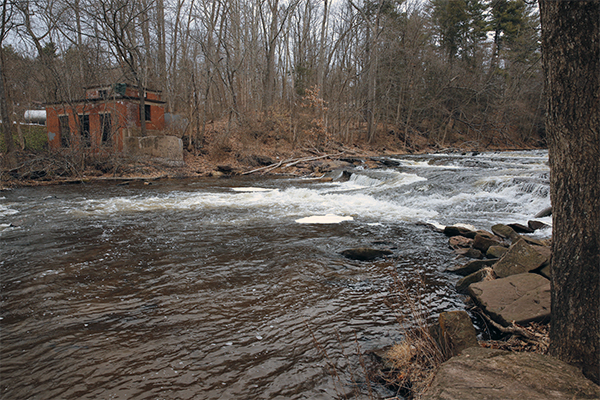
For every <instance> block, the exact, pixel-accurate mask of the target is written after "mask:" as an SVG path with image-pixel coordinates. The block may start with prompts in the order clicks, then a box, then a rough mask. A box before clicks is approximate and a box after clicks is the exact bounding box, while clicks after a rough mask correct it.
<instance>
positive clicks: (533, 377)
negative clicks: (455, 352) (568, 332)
mask: <svg viewBox="0 0 600 400" xmlns="http://www.w3.org/2000/svg"><path fill="white" fill-rule="evenodd" d="M421 398H422V399H423V400H509V399H510V400H559V399H564V400H573V399H581V400H583V399H599V398H600V387H599V386H597V385H596V384H594V383H593V382H592V381H589V380H587V379H586V378H585V377H584V376H583V374H582V373H581V371H579V370H578V369H577V368H575V367H573V366H570V365H568V364H566V363H564V362H562V361H560V360H557V359H555V358H553V357H550V356H546V355H542V354H536V353H515V352H508V351H503V350H494V349H486V348H481V347H471V348H468V349H465V350H463V352H462V354H461V355H460V356H457V357H452V358H451V359H450V360H448V361H446V362H445V363H443V364H442V366H441V367H440V369H439V370H438V372H437V374H436V376H435V378H434V380H433V383H432V385H431V386H430V387H429V389H428V390H427V391H426V392H425V393H424V395H423V396H422V397H421Z"/></svg>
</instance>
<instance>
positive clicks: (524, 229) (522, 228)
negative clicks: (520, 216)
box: [507, 224, 533, 233]
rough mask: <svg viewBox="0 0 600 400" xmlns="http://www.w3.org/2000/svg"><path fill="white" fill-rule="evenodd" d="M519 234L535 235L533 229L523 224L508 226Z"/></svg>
mask: <svg viewBox="0 0 600 400" xmlns="http://www.w3.org/2000/svg"><path fill="white" fill-rule="evenodd" d="M507 226H510V227H511V228H513V231H515V232H517V233H533V229H531V228H530V227H528V226H525V225H522V224H508V225H507Z"/></svg>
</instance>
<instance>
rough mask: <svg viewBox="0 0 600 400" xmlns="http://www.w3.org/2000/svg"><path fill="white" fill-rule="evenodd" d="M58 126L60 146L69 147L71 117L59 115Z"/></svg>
mask: <svg viewBox="0 0 600 400" xmlns="http://www.w3.org/2000/svg"><path fill="white" fill-rule="evenodd" d="M58 126H59V128H58V129H59V131H60V146H61V147H69V146H70V144H71V128H70V127H69V116H68V115H59V117H58Z"/></svg>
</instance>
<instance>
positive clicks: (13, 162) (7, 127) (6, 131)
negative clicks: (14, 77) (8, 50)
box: [0, 54, 17, 170]
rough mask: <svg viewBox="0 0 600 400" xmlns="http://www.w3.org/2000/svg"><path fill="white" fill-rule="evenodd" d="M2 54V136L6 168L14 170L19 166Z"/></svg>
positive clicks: (0, 59) (0, 85)
mask: <svg viewBox="0 0 600 400" xmlns="http://www.w3.org/2000/svg"><path fill="white" fill-rule="evenodd" d="M3 58H4V57H3V55H1V54H0V117H1V118H2V134H3V135H2V136H3V137H4V143H5V145H6V154H5V156H4V165H3V166H4V167H6V168H7V169H9V170H10V169H13V168H15V167H16V166H17V157H16V153H15V143H14V141H13V137H12V122H11V120H10V115H9V113H8V101H7V99H6V91H5V89H4V60H3Z"/></svg>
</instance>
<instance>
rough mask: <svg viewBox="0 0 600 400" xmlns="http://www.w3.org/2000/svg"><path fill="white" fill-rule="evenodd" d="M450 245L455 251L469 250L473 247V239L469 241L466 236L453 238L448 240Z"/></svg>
mask: <svg viewBox="0 0 600 400" xmlns="http://www.w3.org/2000/svg"><path fill="white" fill-rule="evenodd" d="M448 244H449V245H450V247H452V248H453V249H459V248H467V247H471V245H472V244H473V239H469V238H467V237H464V236H451V237H450V239H448Z"/></svg>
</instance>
